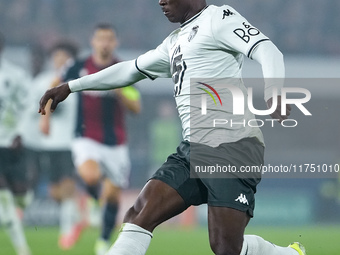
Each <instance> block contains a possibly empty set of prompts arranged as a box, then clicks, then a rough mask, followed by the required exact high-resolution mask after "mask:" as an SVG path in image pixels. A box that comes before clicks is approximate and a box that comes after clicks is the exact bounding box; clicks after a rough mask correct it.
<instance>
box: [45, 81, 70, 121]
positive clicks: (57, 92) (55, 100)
mask: <svg viewBox="0 0 340 255" xmlns="http://www.w3.org/2000/svg"><path fill="white" fill-rule="evenodd" d="M69 94H71V90H70V87H69V86H68V83H63V84H61V85H59V86H57V87H54V88H51V89H49V90H47V91H46V92H45V94H44V95H43V96H42V98H41V99H40V103H39V111H38V112H39V113H40V114H41V115H45V114H46V110H45V106H46V104H47V102H48V100H50V99H51V100H52V104H51V112H54V110H55V109H56V108H57V105H58V104H59V103H60V102H62V101H64V100H65V99H66V98H67V97H68V95H69Z"/></svg>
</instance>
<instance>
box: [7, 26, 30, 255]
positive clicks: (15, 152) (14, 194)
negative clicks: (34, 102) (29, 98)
mask: <svg viewBox="0 0 340 255" xmlns="http://www.w3.org/2000/svg"><path fill="white" fill-rule="evenodd" d="M4 42H5V41H4V37H3V35H2V34H1V33H0V225H3V226H4V227H5V230H6V232H7V233H8V234H9V236H10V239H11V241H12V243H13V245H14V248H15V251H16V253H17V254H18V255H29V254H31V253H30V249H29V247H28V244H27V241H26V238H25V234H24V230H23V226H22V222H21V219H20V217H19V214H18V212H17V210H16V206H20V207H22V208H24V207H25V206H26V205H27V203H28V200H27V198H28V197H27V196H26V195H27V190H28V185H27V184H28V178H27V177H28V176H27V172H26V169H25V162H24V160H23V159H24V157H23V148H22V144H21V138H20V135H21V131H20V129H21V127H20V125H21V119H22V115H23V114H22V113H23V111H24V108H25V106H26V105H25V104H24V99H25V97H26V94H27V92H28V87H27V84H26V82H27V81H28V80H29V79H28V77H29V76H28V75H27V74H26V73H25V72H24V71H23V70H21V69H20V68H19V67H17V66H15V65H13V64H11V63H9V62H7V61H6V60H5V59H4V58H2V57H1V52H2V50H3V47H4ZM15 202H17V203H15ZM2 245H3V244H2Z"/></svg>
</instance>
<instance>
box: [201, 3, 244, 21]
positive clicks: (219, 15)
mask: <svg viewBox="0 0 340 255" xmlns="http://www.w3.org/2000/svg"><path fill="white" fill-rule="evenodd" d="M207 11H208V12H209V14H210V16H211V18H212V19H213V20H225V19H232V18H237V17H242V16H241V15H240V13H239V12H237V11H236V10H235V9H234V8H233V7H231V6H230V5H227V4H225V5H220V6H216V5H209V7H208V8H207Z"/></svg>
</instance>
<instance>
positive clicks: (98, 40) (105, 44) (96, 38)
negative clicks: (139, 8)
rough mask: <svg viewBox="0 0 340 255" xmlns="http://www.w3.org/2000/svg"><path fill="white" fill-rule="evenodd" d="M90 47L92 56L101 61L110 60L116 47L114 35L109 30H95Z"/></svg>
mask: <svg viewBox="0 0 340 255" xmlns="http://www.w3.org/2000/svg"><path fill="white" fill-rule="evenodd" d="M91 45H92V48H93V52H94V54H96V55H98V56H99V57H101V58H103V59H107V58H111V56H112V52H113V51H114V49H115V48H116V47H117V38H116V34H115V32H114V31H113V30H111V29H97V30H96V31H95V32H94V35H93V37H92V41H91Z"/></svg>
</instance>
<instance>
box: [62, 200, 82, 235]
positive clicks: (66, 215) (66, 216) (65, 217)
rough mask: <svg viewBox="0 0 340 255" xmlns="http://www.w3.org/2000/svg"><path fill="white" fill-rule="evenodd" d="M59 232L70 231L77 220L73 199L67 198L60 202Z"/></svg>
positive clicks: (76, 208) (65, 232)
mask: <svg viewBox="0 0 340 255" xmlns="http://www.w3.org/2000/svg"><path fill="white" fill-rule="evenodd" d="M59 216H60V218H59V220H60V222H59V226H60V234H61V235H65V234H68V233H70V232H71V229H72V227H73V226H74V225H75V224H76V223H77V222H78V221H79V214H78V207H77V204H76V202H75V200H74V199H72V198H67V199H65V200H63V201H62V202H61V204H60V215H59Z"/></svg>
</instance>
